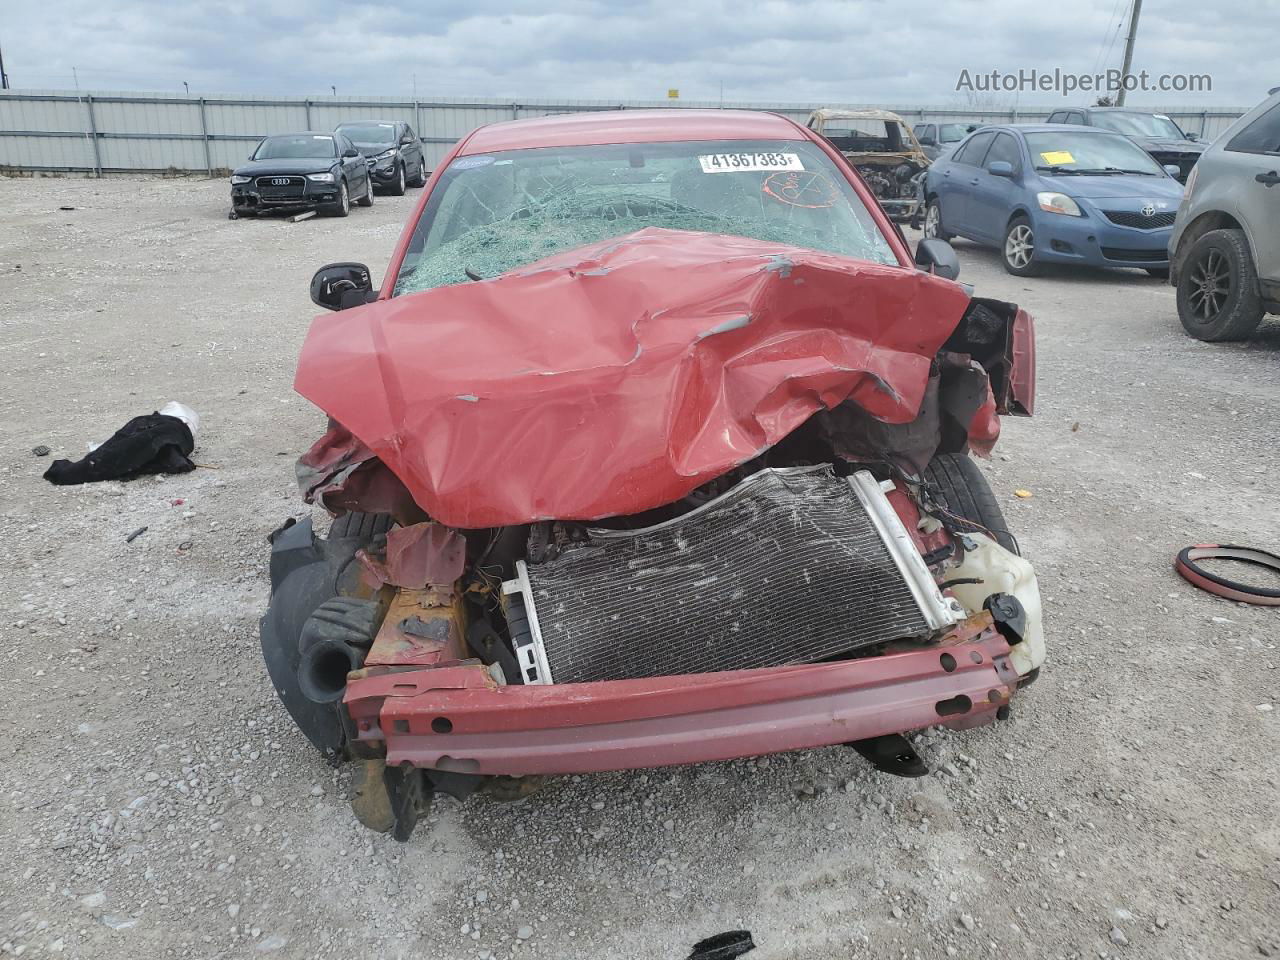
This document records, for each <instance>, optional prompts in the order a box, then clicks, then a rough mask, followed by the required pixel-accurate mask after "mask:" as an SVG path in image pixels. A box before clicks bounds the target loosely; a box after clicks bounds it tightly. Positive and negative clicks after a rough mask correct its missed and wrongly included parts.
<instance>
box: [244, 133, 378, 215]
mask: <svg viewBox="0 0 1280 960" xmlns="http://www.w3.org/2000/svg"><path fill="white" fill-rule="evenodd" d="M353 198H354V199H355V202H356V203H358V204H360V206H362V207H371V206H373V180H372V179H371V178H370V176H369V167H368V165H367V164H366V163H365V159H364V155H363V154H362V153H361V152H360V151H359V150H357V149H356V147H355V144H353V143H352V142H351V141H350V140H349V139H348V138H347V137H345V136H344V135H342V134H340V133H287V134H283V135H281V136H276V137H267V138H266V139H264V140H263V141H262V142H261V143H259V144H258V148H257V149H256V150H254V151H253V154H252V155H251V156H250V157H249V162H248V163H246V164H245V165H244V166H242V167H239V168H237V169H236V170H235V171H233V172H232V174H231V209H232V210H233V211H234V212H235V213H236V214H237V215H239V216H245V215H255V214H258V213H262V212H264V211H268V210H316V211H318V212H320V213H323V214H326V215H327V216H332V217H345V216H346V215H347V214H348V213H350V212H351V201H352V199H353Z"/></svg>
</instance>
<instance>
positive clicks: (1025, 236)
mask: <svg viewBox="0 0 1280 960" xmlns="http://www.w3.org/2000/svg"><path fill="white" fill-rule="evenodd" d="M1034 252H1035V235H1034V234H1032V232H1031V228H1030V227H1028V226H1027V225H1026V224H1025V223H1020V224H1018V225H1017V226H1016V227H1014V228H1013V229H1012V230H1010V231H1009V236H1008V237H1007V238H1006V239H1005V241H1004V258H1005V260H1007V261H1008V262H1009V265H1010V266H1011V267H1014V268H1016V269H1018V270H1022V269H1025V268H1026V266H1027V264H1029V263H1030V262H1031V257H1032V254H1033V253H1034Z"/></svg>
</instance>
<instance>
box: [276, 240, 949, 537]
mask: <svg viewBox="0 0 1280 960" xmlns="http://www.w3.org/2000/svg"><path fill="white" fill-rule="evenodd" d="M968 303H969V298H968V296H967V295H966V294H965V293H964V291H963V290H962V289H961V288H960V287H959V286H957V285H956V284H954V283H951V282H949V281H945V280H941V279H938V278H936V277H932V276H929V275H926V274H924V273H921V272H919V271H916V270H911V269H907V268H904V267H901V266H882V265H879V264H874V263H870V262H865V261H859V260H851V259H849V258H846V257H841V256H836V255H830V254H823V253H818V252H815V251H812V250H803V249H799V248H794V247H786V246H780V245H778V244H774V243H765V242H760V241H756V240H750V239H743V238H739V237H728V236H719V235H711V234H703V233H689V232H684V231H674V230H662V229H653V228H651V229H646V230H641V231H638V232H636V233H633V234H629V235H627V236H625V237H621V238H616V239H613V240H609V241H606V242H603V243H598V244H593V245H590V246H585V247H580V248H578V249H575V250H572V251H569V252H566V253H561V254H557V255H555V256H552V257H548V258H546V259H544V260H540V261H537V262H536V263H533V264H530V265H528V266H526V267H522V268H519V269H517V270H513V271H510V272H508V273H506V274H503V275H502V276H499V277H496V278H494V279H491V280H482V281H478V282H472V283H467V284H461V285H456V286H448V287H439V288H436V289H433V290H428V291H425V292H422V293H416V294H412V295H408V296H402V297H395V298H392V299H388V300H380V301H377V302H375V303H372V304H369V305H367V306H362V307H358V308H355V309H351V310H345V311H343V312H341V313H336V314H328V315H325V316H322V317H319V318H317V319H316V321H315V322H314V323H313V324H312V327H311V331H310V333H309V334H308V336H307V340H306V343H305V345H304V346H303V349H302V356H301V359H300V361H299V365H298V374H297V379H296V382H295V386H296V388H297V390H298V392H299V393H301V394H302V395H303V396H305V397H306V398H307V399H309V400H311V401H312V402H313V403H315V404H316V405H317V406H318V407H320V408H321V409H322V410H324V411H325V412H326V413H328V414H329V415H330V417H332V418H333V419H334V420H335V421H337V423H339V424H341V425H342V427H345V428H346V431H350V434H351V435H353V436H352V437H351V438H349V439H348V442H345V443H338V444H336V445H335V444H334V443H333V442H332V438H331V439H330V442H329V443H327V444H326V443H324V442H322V444H321V445H320V448H321V451H322V452H321V453H320V455H319V456H318V461H319V462H314V460H313V462H312V463H310V464H309V467H310V468H311V469H312V470H317V471H318V472H320V473H324V472H326V468H328V471H327V472H328V473H329V474H330V475H332V474H335V473H337V472H339V471H342V470H344V469H346V470H348V471H349V470H350V468H351V466H352V465H353V464H355V463H358V462H359V461H360V460H361V459H364V458H367V457H369V456H375V457H377V458H379V459H380V460H381V461H382V463H383V464H385V465H386V466H387V467H388V468H389V469H390V470H391V471H392V472H393V473H394V474H395V475H396V476H397V477H398V478H399V480H400V481H401V482H402V483H403V484H404V486H405V488H406V489H407V490H408V492H409V493H410V494H411V495H412V496H413V498H414V500H415V501H416V502H417V504H418V505H419V506H420V507H421V508H422V509H423V510H425V511H426V512H427V513H428V514H430V516H431V517H433V518H434V519H436V520H439V521H441V522H442V523H445V524H448V525H450V526H454V527H460V528H477V527H494V526H501V525H506V524H519V523H529V522H532V521H535V520H542V519H562V520H593V519H599V518H603V517H610V516H620V515H626V514H632V513H639V512H641V511H643V510H647V509H651V508H654V507H658V506H662V505H664V504H668V503H671V502H673V501H675V500H677V499H679V498H680V497H682V496H685V495H686V494H688V493H689V492H691V491H692V490H694V489H696V488H697V487H699V486H700V485H702V484H703V483H706V482H707V481H709V480H712V479H715V478H716V477H718V476H720V475H722V474H724V473H726V472H727V471H729V470H731V469H732V468H734V467H736V466H739V465H740V464H742V463H745V462H747V461H748V460H750V459H752V458H753V457H755V456H756V455H758V454H759V453H760V452H761V451H762V450H764V449H766V448H768V447H770V446H772V445H773V444H775V443H777V442H778V441H779V440H781V439H782V438H783V437H785V436H787V435H788V434H789V433H791V432H792V431H793V430H795V429H796V428H797V427H799V426H800V425H801V424H802V423H803V422H804V421H805V420H806V419H808V418H809V417H810V416H811V415H812V414H813V413H814V412H815V411H817V410H819V409H821V408H823V407H827V408H831V407H834V406H836V405H837V404H839V403H841V402H843V401H846V400H848V401H851V402H853V403H856V404H857V405H858V406H860V407H862V408H863V409H864V410H866V411H867V412H868V413H870V414H871V415H872V416H874V417H876V418H878V419H881V420H884V421H886V422H889V423H906V422H909V421H911V420H912V419H913V418H915V416H916V414H917V412H918V411H919V410H920V405H921V401H922V398H923V396H924V392H925V388H926V385H927V383H928V379H929V368H930V362H931V360H932V358H933V357H934V355H935V354H936V353H937V352H938V350H939V348H940V347H941V346H942V344H943V342H944V341H945V340H946V339H947V337H948V335H949V334H951V332H952V331H953V330H954V329H955V327H956V325H957V324H958V323H959V321H960V318H961V316H962V315H963V314H964V311H965V309H966V306H967V305H968ZM343 433H345V431H343ZM357 441H358V442H357ZM361 448H367V449H361ZM315 452H316V451H314V450H313V453H315ZM304 459H305V458H304Z"/></svg>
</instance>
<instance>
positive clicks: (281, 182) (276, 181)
mask: <svg viewBox="0 0 1280 960" xmlns="http://www.w3.org/2000/svg"><path fill="white" fill-rule="evenodd" d="M271 185H272V186H273V187H287V186H288V185H289V178H288V177H272V178H271Z"/></svg>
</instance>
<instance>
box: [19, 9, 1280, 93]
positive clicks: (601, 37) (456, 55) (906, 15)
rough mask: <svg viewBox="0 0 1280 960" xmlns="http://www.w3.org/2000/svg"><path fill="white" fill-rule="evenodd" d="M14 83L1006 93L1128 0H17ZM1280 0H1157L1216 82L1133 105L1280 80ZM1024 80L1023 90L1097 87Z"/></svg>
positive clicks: (1152, 53) (1178, 48) (1163, 57)
mask: <svg viewBox="0 0 1280 960" xmlns="http://www.w3.org/2000/svg"><path fill="white" fill-rule="evenodd" d="M4 6H5V9H4V14H3V16H2V17H0V50H2V51H3V55H4V63H5V68H6V69H7V71H8V73H9V74H10V78H11V84H12V85H13V86H15V87H28V88H31V87H39V88H59V89H62V88H66V89H70V88H71V87H72V86H73V74H72V68H73V67H74V68H75V70H76V73H77V74H78V77H79V85H80V87H81V88H82V89H91V90H168V91H177V92H181V91H182V82H183V81H184V80H185V81H186V82H187V83H189V84H190V86H191V91H192V93H193V94H195V93H199V94H217V93H253V94H286V95H302V94H315V95H322V94H328V93H329V88H330V86H331V85H332V86H335V87H336V88H337V91H338V93H339V95H344V94H346V95H352V94H366V95H374V94H378V95H394V96H408V95H411V94H413V93H414V92H415V90H416V93H417V95H418V96H421V97H435V96H440V97H457V96H460V95H462V96H475V97H506V98H513V99H519V98H533V97H560V98H573V99H597V98H598V99H613V98H623V99H651V98H659V97H665V96H666V93H667V90H668V88H672V87H674V88H677V89H679V91H680V96H681V98H682V99H686V100H712V101H715V100H719V99H720V96H721V84H723V95H724V99H725V100H726V101H747V100H766V101H794V102H804V103H812V102H817V101H824V102H843V103H886V104H933V105H951V104H957V105H958V104H967V103H972V102H976V103H977V105H981V106H991V107H995V106H1008V105H1011V104H1012V103H1013V102H1014V99H1015V95H1014V94H1012V93H1003V92H1002V93H998V94H981V93H975V94H966V93H965V92H963V91H960V92H958V91H957V90H956V83H957V79H958V78H959V76H960V74H961V71H962V70H965V69H967V70H969V71H970V72H971V74H977V73H980V72H988V71H991V70H993V69H998V70H1001V71H1005V72H1016V71H1017V70H1018V69H1019V68H1027V69H1031V68H1037V69H1040V70H1050V71H1051V70H1053V69H1054V68H1055V67H1058V68H1061V69H1063V70H1066V71H1072V72H1077V73H1092V72H1094V71H1095V70H1096V69H1105V68H1107V67H1113V68H1118V67H1119V65H1120V57H1121V51H1122V49H1123V46H1124V33H1125V31H1124V29H1122V21H1123V20H1124V17H1125V15H1126V12H1127V8H1128V6H1129V0H1067V2H1059V3H1032V2H1028V0H982V2H972V0H917V2H907V3H902V2H898V0H812V2H783V0H771V2H753V0H686V2H683V3H656V2H646V0H537V2H527V0H504V2H494V0H464V2H457V3H440V2H429V0H418V2H412V3H411V2H408V0H400V2H394V0H388V2H386V3H380V4H373V3H360V2H356V0H310V2H299V0H291V2H289V3H284V2H277V0H258V2H253V3H246V2H231V3H215V2H202V0H186V2H184V3H174V2H171V0H165V2H161V0H107V2H105V3H104V2H103V0H45V2H38V3H30V2H17V0H14V2H10V3H6V4H5V5H4ZM1277 49H1280V4H1277V3H1276V0H1235V2H1233V3H1232V4H1230V5H1229V7H1223V8H1221V9H1219V8H1215V7H1213V6H1212V5H1211V4H1206V3H1205V2H1204V0H1146V2H1145V3H1144V6H1143V12H1142V18H1141V22H1140V25H1139V32H1138V44H1137V53H1136V56H1135V58H1134V70H1135V72H1136V71H1137V70H1140V69H1145V70H1148V71H1150V72H1151V73H1152V74H1153V75H1159V74H1162V73H1171V74H1172V73H1185V74H1189V73H1197V74H1200V73H1206V74H1210V75H1211V76H1212V78H1213V90H1212V92H1210V93H1194V94H1192V93H1166V94H1161V93H1147V94H1130V96H1129V102H1130V103H1131V104H1136V103H1147V104H1160V105H1164V106H1181V105H1200V104H1203V105H1213V104H1221V105H1233V106H1234V105H1240V106H1244V105H1251V104H1253V103H1256V102H1257V101H1258V100H1260V99H1262V97H1263V96H1264V95H1265V94H1266V90H1267V88H1268V87H1271V86H1275V85H1277V84H1280V62H1277V58H1276V56H1275V51H1276V50H1277ZM1092 98H1093V95H1084V94H1075V95H1073V96H1071V97H1068V98H1063V97H1061V96H1060V95H1058V94H1054V93H1031V92H1024V93H1021V94H1019V95H1017V99H1018V102H1019V103H1021V104H1027V105H1043V104H1054V103H1065V102H1089V101H1091V100H1092Z"/></svg>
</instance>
